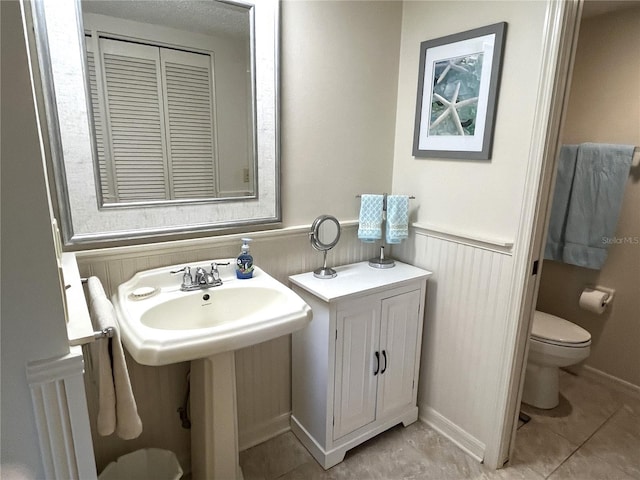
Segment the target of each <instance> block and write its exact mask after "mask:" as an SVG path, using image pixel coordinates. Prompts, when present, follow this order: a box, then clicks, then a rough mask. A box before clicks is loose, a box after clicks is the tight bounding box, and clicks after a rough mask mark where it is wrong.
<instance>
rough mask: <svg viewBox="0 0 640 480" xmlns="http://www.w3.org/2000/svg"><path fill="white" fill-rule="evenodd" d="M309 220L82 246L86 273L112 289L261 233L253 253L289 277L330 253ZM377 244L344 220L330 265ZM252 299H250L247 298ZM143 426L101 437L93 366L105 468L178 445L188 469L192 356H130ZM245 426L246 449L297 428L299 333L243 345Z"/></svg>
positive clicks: (91, 387)
mask: <svg viewBox="0 0 640 480" xmlns="http://www.w3.org/2000/svg"><path fill="white" fill-rule="evenodd" d="M309 228H310V227H308V226H304V227H290V228H285V229H280V230H273V231H265V232H257V233H250V234H244V235H229V236H224V237H212V238H207V239H198V240H188V241H178V242H171V243H167V244H155V245H145V246H134V247H121V248H111V249H103V250H93V251H85V252H78V253H77V255H76V257H77V261H78V266H79V269H80V274H81V275H82V276H84V277H88V276H91V275H95V276H97V277H99V278H100V280H101V281H102V283H103V284H104V287H105V290H106V292H107V294H108V295H111V294H112V293H113V292H114V291H115V289H116V288H117V286H118V285H119V284H120V283H122V282H124V281H126V280H128V279H129V278H131V277H132V276H133V275H134V274H135V273H136V272H138V271H141V270H147V269H150V268H156V267H161V266H166V265H174V264H180V265H188V264H190V263H191V264H193V263H196V262H198V261H206V260H213V259H221V258H235V257H236V256H237V255H238V254H239V253H240V245H241V242H240V238H241V237H243V236H248V237H251V238H253V239H254V241H253V243H252V244H251V254H252V255H253V257H254V261H255V263H256V265H258V266H260V267H261V268H262V269H264V270H265V271H266V272H268V273H269V274H270V275H272V276H273V277H275V278H277V279H278V280H280V281H281V282H283V283H284V284H288V276H289V275H293V274H297V273H302V272H307V271H311V270H314V269H315V268H318V267H319V266H321V265H322V254H321V253H320V252H317V251H315V250H313V248H312V247H311V244H310V243H309V236H308V232H309ZM377 249H378V246H377V245H376V244H364V243H362V242H360V241H359V240H358V239H357V222H356V221H350V222H343V223H342V235H341V237H340V242H339V243H338V245H337V246H336V248H335V249H333V250H331V251H330V252H329V255H328V264H329V265H330V266H332V265H333V266H335V265H345V264H349V263H353V262H359V261H362V260H366V259H368V258H371V257H373V256H376V255H377ZM247 300H248V301H250V299H247ZM127 361H128V366H129V373H130V376H131V381H132V386H133V390H134V394H135V396H136V401H137V403H138V409H139V413H140V416H141V418H142V422H143V433H142V435H141V436H140V437H139V438H137V439H135V440H129V441H123V440H119V439H118V438H117V437H115V436H111V437H97V436H96V434H95V431H94V430H95V419H96V415H97V398H98V393H97V390H96V386H95V385H96V383H95V380H94V376H93V375H92V374H91V373H90V372H91V371H92V368H91V366H89V367H88V368H87V372H88V374H87V375H86V384H87V397H88V404H89V412H90V417H91V422H92V433H93V435H94V449H95V455H96V464H97V467H98V471H101V470H102V468H104V467H105V466H106V464H107V463H109V462H110V461H112V460H115V459H116V458H117V457H118V456H120V455H123V454H124V453H127V452H130V451H133V450H135V449H137V448H145V447H160V448H167V449H170V450H172V451H174V452H175V453H176V454H177V455H178V459H179V460H180V463H181V465H182V467H183V469H184V470H185V471H189V469H190V462H189V459H190V454H189V451H190V431H189V430H186V429H183V428H182V426H181V423H180V419H179V416H178V414H177V412H176V410H177V409H178V407H180V406H181V405H182V404H183V403H184V399H185V395H186V385H187V383H186V377H187V374H188V371H189V364H188V363H180V364H174V365H168V366H163V367H147V366H143V365H139V364H137V363H135V362H134V361H133V359H131V358H130V357H128V358H127ZM236 376H237V398H238V428H239V437H240V449H241V450H243V449H246V448H248V447H250V446H253V445H256V444H258V443H260V442H262V441H264V440H266V439H268V438H270V437H272V436H275V435H277V434H278V433H280V432H281V431H284V430H287V429H289V415H290V412H291V339H290V336H286V337H281V338H277V339H274V340H271V341H268V342H265V343H262V344H259V345H255V346H253V347H249V348H245V349H243V350H239V351H237V352H236Z"/></svg>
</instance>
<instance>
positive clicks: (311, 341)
mask: <svg viewBox="0 0 640 480" xmlns="http://www.w3.org/2000/svg"><path fill="white" fill-rule="evenodd" d="M336 271H337V272H338V276H337V277H335V278H333V279H318V278H315V277H314V276H313V274H312V273H304V274H301V275H294V276H291V277H289V280H290V282H291V286H292V288H293V290H294V291H295V292H296V293H297V294H298V295H300V296H301V297H302V298H303V299H304V300H305V302H307V303H308V304H309V305H310V306H311V308H312V310H313V319H312V320H311V323H310V325H309V326H308V327H306V328H305V329H303V330H299V331H297V332H294V334H293V343H292V397H293V405H292V407H293V411H292V417H291V428H292V430H293V432H294V433H295V434H296V436H297V437H298V438H299V439H300V440H301V441H302V443H303V444H304V445H305V446H306V447H307V449H308V450H309V451H310V452H311V453H312V455H313V456H314V457H315V458H316V460H318V462H319V463H320V464H321V465H322V466H323V467H324V468H325V469H326V468H330V467H332V466H334V465H336V464H338V463H340V462H341V461H342V460H343V458H344V455H345V453H346V452H347V450H349V449H351V448H353V447H355V446H356V445H358V444H360V443H362V442H364V441H365V440H368V439H370V438H371V437H373V436H375V435H377V434H378V433H380V432H383V431H384V430H387V429H388V428H390V427H392V426H394V425H397V424H398V423H403V424H404V425H405V426H406V425H409V424H411V423H413V422H415V421H416V420H417V418H418V407H417V405H416V403H417V402H416V396H417V386H418V373H419V366H420V349H421V343H422V324H423V318H424V303H425V295H426V283H427V279H428V277H429V276H430V275H431V272H428V271H426V270H422V269H420V268H416V267H413V266H411V265H406V264H403V263H399V262H396V266H395V267H393V268H388V269H376V268H372V267H370V266H369V265H368V262H362V263H356V264H353V265H346V266H342V267H338V268H336Z"/></svg>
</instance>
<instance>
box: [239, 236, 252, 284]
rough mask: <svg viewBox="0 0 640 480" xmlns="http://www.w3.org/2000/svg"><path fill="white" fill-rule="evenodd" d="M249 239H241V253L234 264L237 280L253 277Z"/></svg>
mask: <svg viewBox="0 0 640 480" xmlns="http://www.w3.org/2000/svg"><path fill="white" fill-rule="evenodd" d="M250 241H251V239H250V238H243V239H242V249H241V250H242V251H241V252H240V255H238V260H237V262H236V276H237V277H238V278H251V277H253V257H252V256H251V254H250V253H249V242H250Z"/></svg>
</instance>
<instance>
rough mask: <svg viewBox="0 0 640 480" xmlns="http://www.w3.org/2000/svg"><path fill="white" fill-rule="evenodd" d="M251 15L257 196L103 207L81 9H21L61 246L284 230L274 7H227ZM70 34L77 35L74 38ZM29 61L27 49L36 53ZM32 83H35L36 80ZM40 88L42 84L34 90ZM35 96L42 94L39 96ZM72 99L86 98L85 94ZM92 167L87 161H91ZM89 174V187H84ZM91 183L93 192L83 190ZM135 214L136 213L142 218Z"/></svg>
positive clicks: (65, 1) (73, 1)
mask: <svg viewBox="0 0 640 480" xmlns="http://www.w3.org/2000/svg"><path fill="white" fill-rule="evenodd" d="M223 2H224V3H231V4H236V5H242V6H248V7H249V8H251V10H252V13H253V15H252V27H253V32H254V39H253V41H252V42H251V43H252V59H253V60H254V65H255V74H254V78H255V83H254V98H255V107H254V108H255V130H256V132H255V133H256V137H257V141H256V151H257V152H256V153H257V155H256V157H257V168H256V171H257V179H256V184H255V189H256V196H255V197H247V198H234V199H232V200H228V199H215V200H212V201H211V202H207V203H195V204H180V203H178V204H159V205H145V206H142V207H138V206H131V207H123V208H117V209H113V208H107V209H105V208H102V207H101V205H100V203H101V202H100V201H99V199H98V198H97V189H96V188H95V183H94V182H95V170H94V162H93V156H92V154H93V139H92V136H91V133H90V132H91V127H90V123H89V122H90V108H89V105H90V98H89V96H88V93H87V89H88V82H87V81H86V78H87V76H86V71H85V70H86V62H85V60H84V59H85V57H86V54H85V47H84V30H83V25H82V11H81V4H80V0H62V1H61V0H32V2H25V4H26V5H27V8H26V10H27V11H28V10H31V12H30V13H31V14H30V15H29V14H27V15H26V17H27V20H28V21H29V20H30V21H31V22H32V23H33V25H32V26H33V32H34V33H33V34H34V38H33V43H34V44H35V51H36V53H37V55H35V56H36V57H37V65H36V64H34V65H33V67H34V71H38V72H39V79H38V78H34V82H35V83H36V94H37V95H38V97H39V98H38V103H39V104H40V107H44V108H43V110H44V112H45V118H41V122H42V123H45V124H46V125H43V137H45V138H43V140H44V143H45V147H46V148H45V156H46V157H47V162H48V163H49V165H50V167H51V168H50V170H52V172H51V173H50V177H51V178H50V179H49V180H50V182H49V183H50V185H51V187H52V189H53V190H55V195H52V197H53V199H54V209H55V212H56V216H58V217H59V220H60V223H61V233H62V239H63V242H64V244H65V246H67V247H70V249H73V248H74V247H82V248H87V247H92V246H96V247H102V246H108V245H109V244H110V243H117V244H118V245H126V244H133V243H140V242H141V241H146V240H148V239H153V240H172V239H175V238H185V236H188V235H192V236H197V235H194V234H200V236H202V235H204V234H207V233H229V232H231V231H239V230H248V229H250V228H249V227H255V226H258V225H262V226H268V225H272V224H277V223H280V222H281V215H282V214H281V204H280V159H279V156H280V141H279V140H280V137H279V130H280V129H279V38H280V33H279V17H280V11H279V1H278V0H255V1H249V0H237V1H226V0H223ZM69 32H75V35H74V34H72V35H71V36H72V38H70V33H69ZM32 52H33V49H32ZM34 77H37V75H35V74H34ZM38 80H39V81H40V85H38ZM37 87H40V88H37ZM78 92H82V94H81V95H79V94H78ZM87 159H89V161H87ZM87 171H88V172H90V178H91V182H88V181H87ZM89 183H90V184H89ZM138 212H139V214H138Z"/></svg>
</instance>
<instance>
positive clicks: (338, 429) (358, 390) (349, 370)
mask: <svg viewBox="0 0 640 480" xmlns="http://www.w3.org/2000/svg"><path fill="white" fill-rule="evenodd" d="M367 303H369V304H367ZM370 303H371V302H370V301H369V302H367V300H366V299H364V300H361V301H359V302H356V303H355V304H351V305H350V306H349V308H339V309H338V312H337V316H336V320H337V322H336V324H337V336H336V367H335V392H334V407H333V408H334V412H333V413H334V427H333V439H334V440H335V439H338V438H340V437H342V436H344V435H346V434H348V433H350V432H352V431H354V430H356V429H358V428H360V427H362V426H364V425H366V424H368V423H371V422H373V421H374V420H375V418H376V395H377V391H376V390H377V379H378V370H379V367H380V365H379V361H378V359H377V358H376V353H378V355H379V352H378V341H379V335H380V304H379V302H377V301H376V302H374V303H375V304H374V305H371V304H370Z"/></svg>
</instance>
